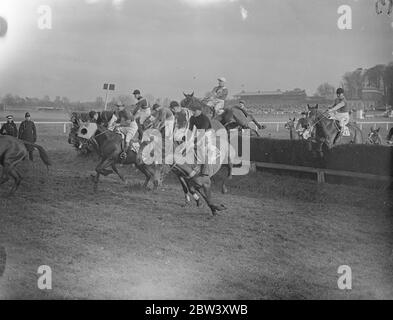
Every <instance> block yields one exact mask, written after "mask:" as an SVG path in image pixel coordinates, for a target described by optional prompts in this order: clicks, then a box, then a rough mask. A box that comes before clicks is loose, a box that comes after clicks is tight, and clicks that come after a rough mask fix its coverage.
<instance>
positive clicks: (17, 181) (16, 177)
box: [9, 168, 22, 195]
mask: <svg viewBox="0 0 393 320" xmlns="http://www.w3.org/2000/svg"><path fill="white" fill-rule="evenodd" d="M9 174H10V176H11V177H12V178H13V179H14V181H15V183H14V185H13V187H12V188H11V191H10V193H9V195H12V194H14V193H15V191H16V190H18V188H19V185H20V183H21V181H22V179H21V177H20V175H19V173H18V172H17V171H16V170H15V169H14V168H12V169H11V170H9Z"/></svg>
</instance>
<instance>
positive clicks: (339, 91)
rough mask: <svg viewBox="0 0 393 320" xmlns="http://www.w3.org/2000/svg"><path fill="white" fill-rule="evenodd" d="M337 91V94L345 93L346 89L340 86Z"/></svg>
mask: <svg viewBox="0 0 393 320" xmlns="http://www.w3.org/2000/svg"><path fill="white" fill-rule="evenodd" d="M336 93H337V94H342V93H344V89H343V88H338V89H337V91H336Z"/></svg>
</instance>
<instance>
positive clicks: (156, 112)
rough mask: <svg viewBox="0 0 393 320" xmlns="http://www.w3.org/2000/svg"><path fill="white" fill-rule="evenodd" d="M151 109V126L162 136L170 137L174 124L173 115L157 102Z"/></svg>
mask: <svg viewBox="0 0 393 320" xmlns="http://www.w3.org/2000/svg"><path fill="white" fill-rule="evenodd" d="M152 109H153V110H152V116H153V117H154V121H153V128H154V129H158V130H159V131H160V132H161V134H164V136H163V138H172V136H173V127H174V125H175V117H174V116H173V113H172V111H171V110H170V109H169V108H166V107H163V106H160V105H159V104H157V103H156V104H154V105H153V108H152Z"/></svg>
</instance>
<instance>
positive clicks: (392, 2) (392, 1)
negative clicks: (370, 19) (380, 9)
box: [388, 0, 393, 16]
mask: <svg viewBox="0 0 393 320" xmlns="http://www.w3.org/2000/svg"><path fill="white" fill-rule="evenodd" d="M392 11H393V0H389V9H388V15H389V16H390V14H391V13H392Z"/></svg>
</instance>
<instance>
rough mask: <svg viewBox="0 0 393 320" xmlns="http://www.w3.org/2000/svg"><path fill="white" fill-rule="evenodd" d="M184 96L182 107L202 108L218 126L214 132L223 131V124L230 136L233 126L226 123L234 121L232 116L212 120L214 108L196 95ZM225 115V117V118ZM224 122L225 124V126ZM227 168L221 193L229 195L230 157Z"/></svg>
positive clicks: (240, 125) (231, 164)
mask: <svg viewBox="0 0 393 320" xmlns="http://www.w3.org/2000/svg"><path fill="white" fill-rule="evenodd" d="M183 94H184V97H185V99H183V100H182V101H181V102H180V105H181V106H182V107H183V108H187V109H191V107H192V106H197V107H200V108H201V110H202V113H203V114H205V115H206V116H208V117H209V118H210V119H211V120H214V121H213V122H212V125H213V123H216V124H215V125H216V128H213V129H214V130H219V129H222V127H221V126H220V125H219V124H221V125H222V126H224V129H226V130H227V132H228V134H229V132H230V130H231V129H232V128H231V126H225V124H226V123H225V121H226V120H228V119H229V120H228V121H230V120H231V119H232V118H231V117H230V114H226V113H225V112H224V114H222V115H219V116H217V117H215V118H214V119H212V116H213V114H214V111H213V110H212V108H210V107H209V106H208V105H206V104H205V103H204V102H203V101H202V100H200V99H198V98H195V97H194V93H191V94H186V93H183ZM223 115H224V116H223ZM225 115H226V116H225ZM243 116H244V114H243ZM239 118H240V117H239ZM222 122H224V124H223V123H222ZM218 123H219V124H218ZM241 127H242V124H241V123H236V125H235V127H234V128H236V129H239V128H241ZM226 167H227V169H228V170H227V176H226V179H224V180H223V181H222V185H221V191H222V193H227V192H228V188H227V186H226V181H227V180H232V171H233V163H232V162H231V159H230V158H229V157H228V161H227V164H226Z"/></svg>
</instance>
